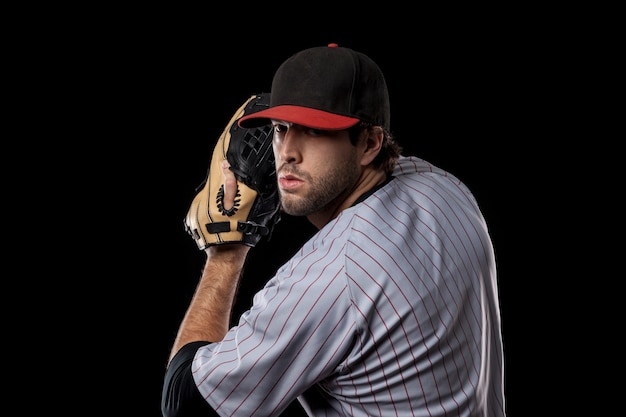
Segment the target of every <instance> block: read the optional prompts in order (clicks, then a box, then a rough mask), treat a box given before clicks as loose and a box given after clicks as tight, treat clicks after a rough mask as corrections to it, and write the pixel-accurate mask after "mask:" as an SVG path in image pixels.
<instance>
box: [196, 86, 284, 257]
mask: <svg viewBox="0 0 626 417" xmlns="http://www.w3.org/2000/svg"><path fill="white" fill-rule="evenodd" d="M268 106H269V94H267V93H261V94H257V95H253V96H251V97H250V98H249V99H248V100H246V101H245V102H244V103H243V104H242V105H241V106H240V107H239V108H238V109H237V111H236V112H235V114H234V115H233V116H232V118H231V119H230V122H228V124H227V125H226V128H225V129H224V131H223V132H222V135H221V136H220V137H219V139H218V141H217V144H216V145H215V148H214V149H213V155H212V157H211V163H210V165H209V171H208V173H207V177H206V179H205V180H204V181H203V182H202V184H200V185H199V186H198V187H197V188H196V191H197V190H199V192H198V193H197V194H196V196H195V197H194V199H193V200H192V202H191V207H190V208H189V211H188V212H187V215H186V217H185V219H184V226H185V230H186V231H187V233H189V235H191V237H192V238H193V239H194V241H195V242H196V244H197V245H198V248H199V249H200V250H204V249H206V248H207V247H209V246H212V245H221V244H225V243H242V244H245V245H248V246H255V245H256V244H257V243H258V242H259V241H260V240H261V238H262V237H264V236H266V237H267V239H269V238H270V237H271V234H272V230H273V228H274V226H275V224H276V223H278V221H279V220H280V201H279V196H278V185H277V182H276V167H275V165H274V153H273V151H272V135H273V130H272V126H271V125H266V126H261V127H258V128H250V129H246V128H243V127H239V126H238V125H237V120H238V119H239V118H240V117H242V116H244V115H248V114H251V113H254V112H257V111H259V110H263V109H265V108H267V107H268ZM224 159H227V160H228V163H229V164H230V170H231V171H233V173H234V174H235V178H236V180H237V194H236V197H235V204H234V206H233V207H232V208H230V209H226V208H225V207H224V174H223V172H222V162H223V161H224Z"/></svg>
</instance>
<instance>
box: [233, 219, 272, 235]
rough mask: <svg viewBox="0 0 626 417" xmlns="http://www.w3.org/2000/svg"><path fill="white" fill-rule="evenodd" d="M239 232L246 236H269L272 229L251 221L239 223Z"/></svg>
mask: <svg viewBox="0 0 626 417" xmlns="http://www.w3.org/2000/svg"><path fill="white" fill-rule="evenodd" d="M237 230H238V231H240V232H243V233H244V234H246V235H261V236H267V235H268V234H269V233H270V229H269V228H268V227H267V226H263V225H262V224H258V223H254V222H251V221H247V222H238V223H237Z"/></svg>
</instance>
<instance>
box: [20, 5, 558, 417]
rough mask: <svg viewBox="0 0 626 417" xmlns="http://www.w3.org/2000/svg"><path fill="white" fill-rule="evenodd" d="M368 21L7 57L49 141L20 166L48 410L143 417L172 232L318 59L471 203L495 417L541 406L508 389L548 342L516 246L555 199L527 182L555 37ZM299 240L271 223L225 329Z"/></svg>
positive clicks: (174, 271)
mask: <svg viewBox="0 0 626 417" xmlns="http://www.w3.org/2000/svg"><path fill="white" fill-rule="evenodd" d="M233 12H234V11H233ZM257 12H258V14H257ZM372 12H373V13H374V15H370V16H368V17H367V18H365V19H363V18H357V17H356V16H342V17H339V16H335V15H333V14H332V13H321V14H320V16H319V19H318V20H314V19H311V20H309V21H307V22H305V21H303V20H302V19H300V18H296V17H287V16H284V15H282V14H281V13H276V12H270V11H265V12H261V11H254V12H252V11H248V13H246V15H245V16H242V15H239V14H236V13H231V14H227V15H222V14H219V15H218V14H216V13H199V14H197V15H193V14H194V13H193V11H189V15H187V14H186V13H181V11H180V10H178V11H177V13H174V14H172V15H170V14H169V11H168V10H165V9H162V10H157V11H155V10H142V11H139V10H133V11H132V13H131V14H130V15H125V14H124V13H120V14H115V15H114V16H113V17H111V18H110V19H109V18H104V19H103V18H102V16H92V15H89V16H88V18H84V19H82V20H81V21H80V22H73V24H71V25H58V26H56V27H55V28H54V31H52V32H51V34H48V35H50V36H45V35H43V36H36V37H35V39H34V40H33V42H32V44H31V47H30V48H28V49H25V50H23V52H22V53H21V54H22V56H23V57H28V58H29V59H31V60H32V61H31V62H33V64H32V65H24V71H25V72H27V74H34V75H36V77H32V79H31V81H30V83H29V85H28V90H27V93H28V94H22V96H21V99H20V102H27V101H33V100H32V97H34V96H35V94H34V93H35V92H36V93H37V94H36V97H37V100H35V101H33V102H32V103H29V104H30V105H33V107H34V108H36V109H37V110H42V109H43V110H45V111H44V112H43V115H42V116H41V117H40V118H38V119H37V123H38V125H39V126H38V127H41V128H42V129H43V130H45V131H46V132H47V134H46V135H44V136H43V137H38V145H37V149H36V152H32V150H30V149H28V146H29V145H26V148H27V149H26V152H25V154H26V155H28V157H29V158H36V159H37V160H38V161H42V163H40V164H37V168H38V171H37V176H38V177H39V178H40V179H41V180H42V182H43V183H45V187H44V188H45V190H46V194H45V195H44V196H43V198H40V199H39V200H38V201H39V205H38V206H37V208H36V209H35V211H37V213H38V214H41V213H42V212H46V213H47V215H48V217H50V214H52V213H54V215H55V216H56V218H55V221H54V222H50V221H47V222H45V225H46V227H45V230H46V237H45V239H44V242H43V244H44V245H45V247H46V249H47V250H49V254H46V255H48V256H44V257H42V258H45V259H46V262H47V265H49V266H50V267H51V268H54V269H53V270H54V271H55V272H54V276H55V277H56V278H55V279H45V280H44V281H45V283H43V284H42V285H41V288H40V289H39V290H40V293H41V295H42V296H43V297H45V296H46V295H48V294H51V293H52V292H54V293H55V294H60V295H57V296H55V298H54V301H52V302H51V301H50V300H48V302H49V303H52V304H53V306H51V307H50V308H49V309H48V312H50V313H52V312H53V311H54V312H58V313H59V315H58V317H57V316H56V315H54V319H52V317H53V316H52V314H51V315H50V316H48V317H46V315H43V317H42V321H43V322H44V323H45V326H44V327H45V329H46V330H45V332H46V333H45V340H46V341H49V340H52V341H53V342H54V343H46V347H47V348H48V349H50V350H51V351H53V352H57V353H56V357H57V358H58V362H56V363H57V365H55V366H54V367H53V368H52V369H53V370H56V369H57V366H58V367H59V371H61V370H62V371H63V373H64V374H68V373H69V374H70V375H71V376H72V377H73V379H74V381H75V382H74V383H72V384H71V385H70V386H67V385H63V388H62V394H60V395H59V397H60V398H63V402H64V403H65V404H66V406H69V404H72V403H73V402H78V403H79V404H81V406H80V407H86V408H89V409H90V410H91V409H98V410H101V411H102V410H104V409H107V408H109V407H110V408H111V409H112V410H115V411H112V413H115V414H117V415H119V414H123V412H125V411H129V410H134V414H135V415H146V416H158V415H160V412H159V407H160V396H161V386H162V385H161V384H162V378H163V375H164V371H165V364H166V360H167V356H168V354H169V349H170V347H171V344H172V342H173V340H174V337H175V334H176V331H177V328H178V325H179V323H180V320H181V319H182V317H183V314H184V312H185V309H186V307H187V304H188V302H189V300H190V298H191V295H192V293H193V290H194V288H195V284H196V282H197V279H198V278H199V275H200V271H201V267H202V264H203V261H204V255H203V254H202V253H201V252H199V251H198V250H197V248H196V247H195V244H194V243H193V242H192V241H191V239H190V238H189V237H188V236H187V235H186V234H185V232H184V230H183V225H182V220H183V217H184V215H185V213H186V211H187V208H188V206H189V203H190V202H191V199H192V198H193V196H194V195H195V187H196V186H198V185H199V184H200V182H201V181H202V180H203V179H204V177H205V175H206V170H207V167H208V162H209V159H210V155H211V152H212V149H213V144H214V142H215V141H216V140H217V137H218V136H219V135H220V134H221V132H222V130H223V128H224V126H225V123H226V122H227V121H228V120H229V119H230V117H231V116H232V113H233V112H234V110H235V109H236V108H237V107H239V105H240V104H241V103H242V102H243V101H244V100H245V99H247V98H248V97H249V96H250V95H251V94H253V93H257V92H262V91H269V90H270V85H271V79H272V75H273V73H274V71H275V69H276V68H277V67H278V65H279V64H280V63H281V62H282V61H283V60H284V59H286V58H287V57H289V56H290V55H292V54H293V53H295V52H297V51H299V50H301V49H304V48H307V47H311V46H319V45H325V44H328V43H330V42H336V43H338V44H339V45H340V46H346V47H350V48H353V49H356V50H359V51H361V52H364V53H366V54H367V55H369V56H370V57H371V58H373V59H374V60H375V61H376V62H377V63H378V64H379V66H380V67H381V69H382V70H383V72H384V73H385V75H386V79H387V83H388V87H389V92H390V98H391V111H392V116H391V130H392V132H393V133H394V134H395V136H396V138H397V140H398V141H399V142H400V143H401V145H402V146H403V147H404V149H405V152H404V153H405V154H413V155H416V156H419V157H421V158H424V159H426V160H428V161H429V162H431V163H433V164H435V165H438V166H440V167H441V168H444V169H446V170H448V171H449V172H451V173H452V174H454V175H456V176H457V177H459V178H460V179H461V180H462V181H464V182H465V183H466V184H467V185H468V186H469V188H470V189H471V190H472V191H473V192H474V194H475V196H476V198H477V200H478V201H479V204H480V206H481V207H482V210H483V212H484V215H485V217H486V220H487V224H488V227H489V228H490V231H491V234H492V238H493V243H494V247H495V252H496V259H497V264H498V270H499V282H500V295H501V311H502V328H503V334H504V347H505V377H506V396H507V408H508V409H509V410H510V415H516V414H517V413H518V412H519V414H520V415H523V414H524V413H523V412H521V411H522V410H525V409H528V410H533V409H534V404H535V403H534V401H539V399H538V398H541V397H542V396H543V395H545V394H542V392H541V391H542V387H543V385H542V384H549V380H550V375H551V371H550V370H549V368H547V369H546V370H545V372H546V373H547V375H546V376H547V377H546V379H545V380H543V381H535V382H534V384H533V386H532V387H528V386H527V385H525V384H524V383H522V382H521V380H522V379H524V378H525V375H526V372H528V367H527V363H528V358H529V357H530V356H532V355H535V350H537V347H536V346H535V343H534V341H536V338H537V337H545V336H546V333H545V332H544V333H541V334H538V331H539V330H538V327H537V326H541V325H542V322H541V321H542V320H543V319H541V318H539V314H538V313H537V312H536V309H537V306H538V305H539V303H540V302H541V300H542V297H543V295H542V294H541V292H539V291H538V290H537V289H536V287H535V286H534V283H535V281H534V280H535V279H536V271H537V269H538V265H540V264H543V263H545V259H546V258H547V257H548V256H550V255H551V253H550V250H547V251H546V250H545V249H546V248H550V246H551V244H552V241H551V239H552V238H551V236H550V235H549V234H548V235H547V236H546V235H545V234H544V235H543V236H542V238H541V239H536V240H535V239H533V236H535V235H536V234H537V233H538V230H539V229H540V228H541V227H542V226H543V224H542V223H540V222H536V221H535V216H536V213H537V212H541V213H543V214H542V215H541V216H546V217H551V216H553V215H554V214H558V213H557V209H556V208H554V209H553V208H551V207H550V206H549V205H547V204H544V203H543V202H544V201H545V200H544V199H545V198H546V197H547V196H548V194H549V193H551V192H553V190H547V189H546V187H544V186H543V185H541V184H542V183H543V180H544V179H543V178H540V177H539V176H538V175H536V174H534V172H535V171H536V170H537V169H538V168H540V167H541V166H542V165H543V164H545V161H546V160H547V159H549V158H552V157H551V156H548V155H547V152H546V151H547V150H548V149H553V148H554V147H555V146H556V147H557V148H558V147H559V146H560V143H559V142H558V140H559V138H558V137H555V136H554V135H553V133H554V131H555V129H556V128H555V124H554V118H555V112H554V111H553V110H554V106H553V104H554V103H555V102H556V101H557V97H556V96H557V95H560V94H561V91H562V86H561V84H560V83H561V82H562V81H561V78H559V77H560V75H561V71H562V67H561V66H560V65H558V64H557V62H558V60H559V56H560V54H561V53H562V52H559V51H562V49H559V48H557V47H556V46H562V45H561V41H560V38H559V37H558V36H557V37H552V36H548V37H546V36H539V34H538V32H539V31H541V33H542V34H543V33H545V30H546V29H545V28H539V27H538V26H537V25H541V22H540V23H537V22H534V24H533V25H529V24H528V23H529V22H528V21H527V20H526V19H523V18H519V19H516V18H514V17H513V16H512V15H511V14H509V13H504V14H502V15H500V18H499V19H492V18H490V17H488V16H483V15H482V13H481V11H479V10H478V11H473V13H472V14H471V15H466V14H464V13H462V12H461V11H456V13H455V14H449V13H447V12H444V13H440V14H437V15H430V14H428V13H424V14H422V15H419V16H418V17H416V16H410V17H409V16H405V15H404V14H405V13H406V12H404V11H398V12H397V13H396V14H395V15H393V16H392V17H393V18H390V16H387V15H384V14H381V15H376V11H375V10H372ZM191 15H193V16H191ZM107 16H109V15H108V14H107ZM262 16H263V18H262ZM346 18H347V19H348V22H349V23H346ZM378 19H379V20H378ZM52 34H53V35H52ZM20 62H21V61H20ZM30 92H33V93H32V94H30ZM559 100H562V96H560V97H559ZM546 123H547V124H546ZM52 155H54V158H51V157H50V156H52ZM551 161H552V162H553V163H554V161H556V158H555V159H551ZM31 175H32V173H31ZM548 188H549V187H548ZM312 231H313V230H312V228H311V226H310V225H309V224H308V223H306V220H303V219H295V218H290V217H288V216H285V217H284V218H283V221H282V222H281V223H279V225H278V226H277V229H276V231H275V234H274V236H273V239H272V241H271V244H270V243H261V244H260V245H259V246H258V247H257V248H256V249H255V250H254V251H252V252H251V255H250V262H249V263H248V266H247V267H246V273H245V276H244V281H243V283H242V287H241V292H240V298H239V301H238V303H237V306H236V312H240V311H243V309H245V307H246V306H247V304H248V303H249V301H250V298H251V297H252V294H253V293H254V291H255V290H256V289H258V288H259V287H260V286H261V285H262V284H263V282H264V281H265V280H266V279H268V278H269V277H270V276H271V274H272V272H273V271H274V270H275V269H276V268H277V267H278V266H279V265H280V263H281V262H282V261H284V260H286V259H287V258H288V257H289V256H290V255H291V254H292V253H293V252H294V251H295V250H296V249H297V248H298V245H299V244H300V243H301V242H303V241H304V239H306V237H307V236H309V235H310V234H311V233H312ZM22 236H24V233H22ZM32 238H33V234H32V232H31V233H26V237H25V239H26V242H24V247H25V248H27V249H30V248H33V247H37V248H40V247H41V245H42V242H33V241H32V240H30V239H32ZM531 240H532V241H533V243H532V245H531V244H529V241H531ZM30 250H34V249H30ZM30 256H32V257H35V256H36V255H35V254H32V255H30ZM48 258H49V259H48ZM42 262H43V261H42ZM22 267H23V270H29V269H30V267H31V263H29V262H28V261H25V263H23V264H22ZM44 275H45V274H44ZM59 277H60V278H61V279H59ZM44 278H47V277H46V276H44ZM27 285H28V284H27ZM542 332H543V331H542ZM37 335H38V336H39V333H37ZM69 369H71V371H70V370H69ZM47 374H48V373H46V375H47ZM58 374H59V375H60V374H61V372H59V373H58ZM53 375H55V376H54V377H53V378H51V379H52V380H53V381H56V379H57V378H58V376H57V374H56V373H53ZM54 385H56V383H54V382H50V381H48V380H46V386H50V389H52V388H54ZM529 391H532V394H533V401H532V402H531V403H529V402H528V397H529V393H528V392H529ZM81 401H82V402H81ZM83 404H85V405H83ZM296 409H297V407H294V409H292V410H291V414H288V415H291V416H295V415H297V414H296V411H295V410H296Z"/></svg>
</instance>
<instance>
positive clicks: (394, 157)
mask: <svg viewBox="0 0 626 417" xmlns="http://www.w3.org/2000/svg"><path fill="white" fill-rule="evenodd" d="M379 127H380V128H381V129H383V145H382V148H381V149H380V152H379V153H378V155H376V158H374V160H373V161H372V165H373V166H374V167H375V168H382V169H383V170H384V171H385V173H387V174H391V173H392V172H393V169H394V167H395V165H396V162H398V158H399V157H400V154H401V152H402V146H400V144H399V143H398V142H396V139H395V138H394V136H393V135H392V134H391V132H390V131H388V130H385V128H383V127H382V126H379ZM373 128H374V125H372V124H371V123H365V122H361V123H357V124H356V125H354V126H352V127H351V128H349V129H348V134H349V135H350V142H351V143H352V144H353V145H356V144H357V142H358V141H359V137H360V136H361V133H362V132H365V131H369V130H371V129H373Z"/></svg>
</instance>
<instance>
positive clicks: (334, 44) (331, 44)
mask: <svg viewBox="0 0 626 417" xmlns="http://www.w3.org/2000/svg"><path fill="white" fill-rule="evenodd" d="M338 46H339V45H337V44H336V43H329V44H328V47H329V48H337V47H338Z"/></svg>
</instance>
